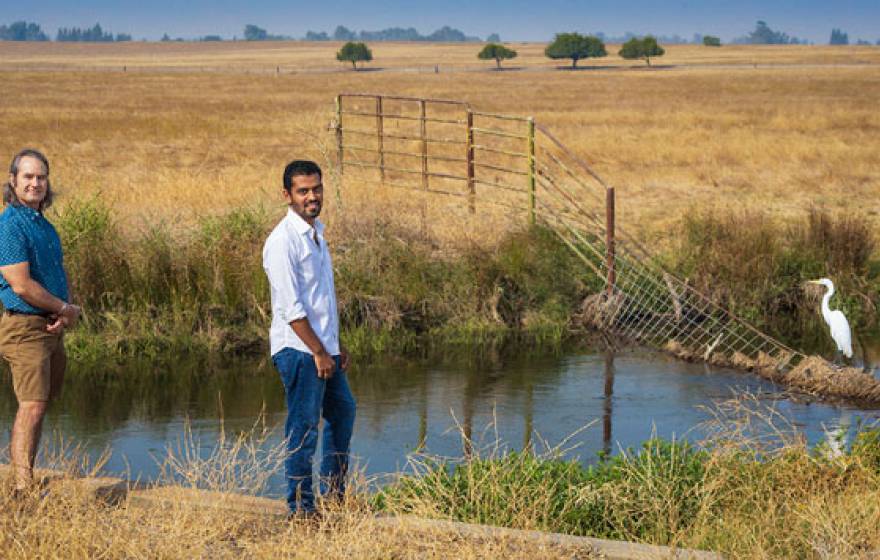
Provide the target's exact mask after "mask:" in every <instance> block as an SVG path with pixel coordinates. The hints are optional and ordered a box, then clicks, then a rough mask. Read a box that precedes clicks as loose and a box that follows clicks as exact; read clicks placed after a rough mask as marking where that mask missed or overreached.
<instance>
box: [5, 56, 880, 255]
mask: <svg viewBox="0 0 880 560" xmlns="http://www.w3.org/2000/svg"><path fill="white" fill-rule="evenodd" d="M0 48H2V49H12V50H10V51H9V53H8V54H10V55H13V54H15V56H19V57H21V61H22V66H21V68H23V69H22V70H17V71H12V70H9V69H8V68H9V67H7V70H2V68H0V73H2V77H3V80H4V83H7V84H8V87H7V91H6V94H5V95H4V96H3V98H2V99H0V112H2V114H3V115H4V122H5V124H6V127H7V130H8V131H9V132H10V133H9V134H6V135H4V136H3V138H0V153H6V154H7V157H8V156H11V154H12V153H13V152H14V151H15V150H17V149H19V148H20V147H21V146H24V145H35V146H38V147H40V148H43V149H44V150H46V152H47V153H48V154H49V156H50V159H51V161H52V162H53V165H54V169H53V178H54V179H55V181H56V185H57V186H58V187H59V189H60V190H61V192H62V195H63V196H62V197H61V199H60V204H61V205H63V204H64V199H65V198H70V197H72V196H81V195H90V194H93V193H97V192H100V193H101V194H102V196H103V197H105V198H106V199H107V200H108V201H110V204H111V205H112V207H113V208H114V210H115V212H116V213H118V215H119V216H120V217H122V218H123V219H124V221H125V223H126V225H130V226H131V227H133V228H136V227H138V226H141V225H143V224H144V223H147V224H155V223H164V224H167V225H169V226H173V225H176V224H178V223H181V222H182V223H192V222H193V221H194V220H195V219H196V218H197V217H198V216H201V215H204V214H210V213H217V212H221V211H223V210H228V209H230V208H237V207H240V206H243V205H247V204H250V203H254V202H255V201H260V202H263V203H265V204H268V205H275V204H277V205H278V208H279V210H280V208H281V199H280V197H279V195H278V194H277V193H278V191H279V187H280V179H279V176H280V172H281V169H282V168H283V165H284V163H285V162H286V161H288V160H289V159H292V158H293V157H299V156H305V157H311V158H314V159H318V160H319V161H320V160H324V159H325V158H324V156H325V155H328V154H330V153H332V137H331V135H329V133H327V132H326V125H327V122H328V121H329V119H330V116H331V113H332V100H333V97H334V96H335V95H336V94H337V93H338V92H341V91H369V92H385V93H390V94H399V95H413V96H426V97H443V98H453V99H461V100H464V101H468V102H470V103H471V104H472V105H473V106H474V107H476V108H478V109H482V110H488V111H496V112H502V113H510V114H516V115H534V116H535V117H536V119H537V120H538V122H540V123H543V124H545V125H547V126H548V127H549V128H550V129H551V130H552V131H553V132H554V133H555V134H556V135H557V136H559V137H560V138H561V139H562V140H563V141H564V142H565V143H566V144H567V145H568V146H570V147H571V148H572V149H573V150H574V151H575V152H576V153H578V154H579V155H581V156H582V157H583V158H585V159H586V160H587V161H588V162H590V163H592V164H593V165H594V167H595V169H596V170H597V171H598V172H599V173H600V174H601V175H602V176H603V177H604V178H605V179H606V180H607V181H608V182H609V183H611V184H612V185H614V186H615V187H617V191H618V209H619V216H618V224H620V226H621V227H624V228H626V229H629V230H632V231H635V232H636V233H637V234H639V235H640V236H641V237H644V238H649V239H652V238H665V237H668V231H669V230H670V226H671V225H672V224H674V223H675V222H676V221H677V220H678V219H679V217H680V216H682V215H683V214H685V213H686V212H687V211H688V210H689V209H690V208H693V207H694V206H697V207H705V208H710V207H715V208H721V209H727V208H737V209H762V210H768V211H770V212H772V213H773V214H774V215H778V216H783V217H786V216H793V215H797V214H798V213H800V212H803V211H804V210H805V209H806V208H808V207H809V206H810V205H816V204H821V205H824V206H826V207H827V208H829V209H831V210H841V211H852V210H854V209H860V210H863V211H864V212H866V213H867V214H869V217H870V219H871V223H872V227H875V228H876V223H877V218H876V216H877V212H878V207H877V204H876V202H875V198H876V196H875V195H876V192H877V188H878V172H877V166H876V165H875V163H876V162H875V160H876V158H875V154H876V153H877V152H878V148H880V145H878V142H880V140H878V138H880V135H878V134H876V132H877V129H878V128H880V120H878V119H880V117H878V113H877V111H876V110H875V107H876V106H877V104H878V101H880V98H878V93H877V92H878V91H880V87H878V86H880V70H878V66H877V65H876V64H874V62H872V61H873V60H874V59H873V58H871V57H873V56H875V55H876V52H877V50H876V49H871V48H862V49H861V50H859V49H857V48H852V49H833V48H819V47H790V48H788V47H787V48H758V47H736V48H730V49H727V48H724V49H721V50H718V49H712V50H711V51H708V50H705V49H699V48H697V47H682V50H681V51H680V52H681V54H680V55H679V54H676V53H677V52H679V51H678V49H677V48H670V54H669V57H668V59H667V60H668V61H670V62H673V61H674V60H676V57H679V56H681V59H682V60H684V61H686V60H690V59H693V60H703V57H706V56H711V57H717V58H718V60H727V57H729V56H730V57H733V60H736V61H739V62H744V61H745V60H750V61H756V62H759V64H758V67H757V68H755V67H753V66H752V65H743V66H736V67H717V66H712V65H708V66H700V65H690V66H684V65H683V66H677V67H673V68H670V69H657V70H652V71H643V70H632V71H630V70H626V69H614V68H605V69H598V70H585V71H581V72H568V71H554V70H552V69H548V70H546V71H545V70H541V71H513V72H449V73H444V72H442V71H441V73H440V74H434V73H433V72H430V73H415V72H399V71H391V70H389V71H383V72H358V73H355V72H334V73H320V72H316V73H306V74H287V73H283V74H282V75H280V76H278V77H275V76H274V74H252V75H247V74H242V73H237V72H234V71H233V72H227V73H220V72H205V73H202V72H199V71H196V70H195V69H194V67H189V68H188V69H187V67H186V60H188V57H203V58H204V60H205V61H207V62H206V63H208V62H210V61H214V64H216V65H219V66H224V65H229V64H232V62H230V57H232V58H234V57H243V60H244V61H245V63H246V64H256V61H257V60H264V59H265V60H272V57H273V56H289V57H291V59H295V60H297V61H303V62H302V64H306V62H305V61H312V62H314V61H318V60H319V59H320V58H321V57H323V56H325V55H328V54H332V49H333V45H303V44H288V43H281V44H272V45H245V44H242V43H238V44H236V45H233V44H227V45H220V46H213V45H183V46H177V45H148V46H140V45H137V44H135V45H128V46H119V47H114V46H76V45H70V46H67V45H57V44H51V45H48V46H32V47H31V46H20V45H12V44H4V45H0ZM114 48H115V49H117V50H114ZM468 48H470V47H468V46H454V45H453V46H449V45H444V46H438V45H382V46H377V53H376V55H377V62H376V64H377V65H380V64H384V63H382V62H381V61H382V56H383V55H382V53H381V49H388V52H387V54H386V55H384V56H387V58H388V66H389V68H393V67H396V65H398V64H408V63H418V62H422V61H427V60H431V58H432V56H433V57H436V58H437V59H444V60H445V58H446V57H452V59H453V60H462V61H464V60H466V59H469V57H470V55H469V54H468V53H469V52H470V51H469V50H468ZM529 48H531V47H529ZM529 48H526V49H525V51H524V52H531V51H530V50H529ZM27 49H33V50H27ZM41 49H47V50H46V52H45V53H44V52H43V50H41ZM322 49H323V50H322ZM538 50H540V49H538ZM325 51H326V52H325ZM453 52H454V53H458V54H455V55H454V56H453V54H451V53H453ZM138 53H139V54H138ZM432 53H434V54H432ZM50 54H51V55H52V56H58V57H61V58H62V59H63V63H64V64H66V65H68V67H75V65H76V64H78V63H83V64H91V63H92V62H95V64H103V62H101V61H102V60H103V59H102V56H111V57H123V58H124V57H125V56H128V55H129V54H133V55H134V54H137V56H140V57H143V58H144V59H147V58H148V59H149V60H150V61H155V63H156V64H162V63H165V62H167V63H168V64H178V63H181V61H183V64H184V67H183V68H182V69H180V70H179V71H175V72H155V73H132V72H127V73H122V72H109V71H97V72H82V71H70V72H66V71H65V72H40V71H39V70H38V69H39V64H38V61H39V60H41V58H40V57H43V56H49V55H50ZM29 57H31V58H29ZM263 57H268V58H263ZM456 57H458V58H456ZM865 57H868V58H867V59H866V58H865ZM614 58H615V57H609V58H608V59H607V60H606V61H603V62H602V64H606V63H612V62H615V61H614V60H613V59H614ZM114 60H117V59H114ZM517 60H519V61H521V62H522V63H523V64H526V65H528V64H531V62H530V58H529V56H525V55H522V57H521V58H520V59H517ZM783 61H784V62H786V64H790V65H786V66H781V67H764V68H762V66H761V64H760V63H767V64H774V63H778V62H783ZM829 61H831V62H834V63H840V64H839V65H834V64H827V62H829ZM847 62H850V63H852V64H853V65H848V64H846V63H847ZM862 62H870V63H868V64H862ZM151 63H152V62H151ZM309 63H311V62H309ZM535 63H536V64H537V62H535ZM814 63H818V65H814ZM856 63H858V64H856ZM297 64H299V62H297ZM321 64H323V62H321ZM542 64H543V63H542ZM306 65H307V64H306ZM233 66H234V65H233ZM27 68H31V71H27ZM502 92H503V93H502ZM331 179H333V178H331ZM329 182H330V183H331V185H330V186H331V187H332V188H336V186H338V185H337V181H335V180H331V181H329ZM344 192H345V194H344V196H343V198H344V199H345V200H349V201H350V202H352V204H351V205H349V206H348V207H347V208H348V210H350V211H351V212H354V213H357V214H370V215H374V216H376V215H380V216H387V215H402V214H407V215H410V214H415V215H417V214H418V212H419V206H417V205H413V204H408V203H407V201H408V199H411V198H413V197H412V196H410V195H409V194H407V193H405V192H401V191H397V190H394V189H388V188H382V187H380V186H378V185H376V184H375V181H372V180H370V181H368V182H365V181H362V180H361V179H360V177H359V176H358V175H356V174H352V175H351V176H350V177H349V179H348V181H347V183H346V185H345V187H344ZM427 205H428V211H429V213H430V215H429V216H428V219H427V220H426V222H427V224H428V226H429V227H431V228H432V229H433V230H435V231H434V232H433V233H435V234H442V235H441V237H442V238H443V239H449V240H451V243H452V244H453V246H455V245H456V244H459V243H460V242H461V239H462V238H465V239H467V240H468V241H469V242H478V243H486V242H487V241H492V240H494V239H495V238H496V237H497V235H496V234H495V233H494V232H499V231H500V232H503V231H507V230H508V226H509V224H510V223H511V222H512V221H520V222H521V221H522V220H523V219H524V216H523V215H522V214H520V215H518V216H515V217H508V216H505V215H495V214H489V215H485V216H484V215H483V214H484V212H485V209H481V210H480V212H481V213H480V217H481V219H479V220H472V219H470V218H469V217H468V216H467V214H466V213H465V214H460V213H456V212H453V213H452V215H453V216H454V219H452V220H450V219H444V218H445V217H448V214H449V209H450V208H453V209H454V206H452V207H450V205H449V204H447V202H446V201H445V200H444V199H442V198H436V197H435V198H432V199H429V201H428V202H427ZM336 211H337V209H335V208H334V205H333V204H330V208H328V209H327V217H328V219H330V221H331V222H332V221H333V216H334V214H335V213H336ZM331 231H332V228H331Z"/></svg>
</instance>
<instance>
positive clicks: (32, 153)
mask: <svg viewBox="0 0 880 560" xmlns="http://www.w3.org/2000/svg"><path fill="white" fill-rule="evenodd" d="M26 157H32V158H35V159H37V160H39V161H40V162H41V163H42V164H43V167H44V168H45V169H46V197H45V198H44V199H43V202H41V203H40V212H42V211H43V210H45V209H46V208H48V207H50V206H52V198H53V195H52V185H51V183H49V160H48V159H46V156H44V155H43V152H41V151H39V150H35V149H33V148H25V149H23V150H22V151H20V152H18V153H17V154H15V157H13V158H12V163H10V164H9V174H10V175H11V176H12V177H13V178H16V177H18V168H19V165H21V160H22V158H26ZM3 202H4V203H6V204H14V205H16V206H20V205H21V201H19V200H18V197H17V196H15V189H13V188H12V180H10V181H7V182H6V184H5V185H3Z"/></svg>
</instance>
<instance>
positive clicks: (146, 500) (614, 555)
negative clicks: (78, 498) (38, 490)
mask: <svg viewBox="0 0 880 560" xmlns="http://www.w3.org/2000/svg"><path fill="white" fill-rule="evenodd" d="M34 474H35V476H36V477H37V479H38V481H39V484H40V485H41V486H50V485H52V484H53V483H55V482H56V481H60V480H71V479H74V480H76V481H77V482H78V483H79V484H81V485H83V486H84V487H85V488H86V491H87V492H88V493H90V494H92V495H93V496H94V497H95V499H96V500H99V501H101V502H104V503H108V504H113V505H118V504H121V503H123V502H125V501H126V499H127V500H128V502H127V503H128V504H129V505H131V506H134V507H143V508H147V507H171V506H177V507H179V506H181V505H185V506H189V507H195V508H210V509H220V510H224V511H233V512H238V513H249V514H255V515H264V516H269V517H278V518H282V517H285V516H286V515H287V512H288V509H287V504H286V503H285V502H283V501H282V500H273V499H270V498H261V497H257V496H245V495H240V494H229V493H223V492H213V491H208V490H198V489H193V488H183V487H173V486H153V485H150V484H147V483H143V482H138V481H130V480H126V479H123V478H113V477H98V478H76V477H73V476H72V475H70V474H68V473H65V472H62V471H53V470H49V469H37V470H36V471H35V473H34ZM11 475H12V468H11V467H10V466H9V465H3V464H0V476H2V477H6V476H11ZM375 522H376V524H377V525H379V526H385V527H392V528H410V529H423V530H424V529H427V530H434V531H438V530H439V531H446V532H455V533H457V534H459V535H461V536H463V537H470V538H485V537H505V536H508V537H512V538H518V539H525V540H534V541H540V542H547V543H552V544H557V545H561V546H582V547H588V548H591V549H592V550H594V551H596V552H597V553H599V554H601V555H603V556H604V557H605V558H607V559H608V560H667V559H674V560H721V559H723V558H724V557H723V556H722V555H721V554H720V553H717V552H709V551H703V550H693V549H684V548H673V547H668V546H659V545H650V544H641V543H634V542H628V541H612V540H607V539H597V538H593V537H578V536H573V535H566V534H563V533H548V532H544V531H536V530H526V529H511V528H508V527H496V526H491V525H478V524H473V523H463V522H461V521H449V520H442V519H426V518H422V517H415V516H411V515H389V514H379V515H377V516H376V518H375Z"/></svg>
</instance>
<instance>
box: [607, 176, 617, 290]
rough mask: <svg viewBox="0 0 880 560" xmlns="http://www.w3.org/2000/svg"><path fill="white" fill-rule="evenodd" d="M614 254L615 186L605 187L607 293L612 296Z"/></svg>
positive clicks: (614, 270) (615, 270)
mask: <svg viewBox="0 0 880 560" xmlns="http://www.w3.org/2000/svg"><path fill="white" fill-rule="evenodd" d="M615 261H616V259H615V255H614V187H610V188H608V189H605V268H606V270H607V271H608V277H607V279H606V286H605V293H606V294H607V295H608V296H609V297H610V296H611V295H612V294H613V293H614V284H615V283H616V282H617V269H616V266H615Z"/></svg>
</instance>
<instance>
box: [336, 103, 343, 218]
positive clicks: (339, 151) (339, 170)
mask: <svg viewBox="0 0 880 560" xmlns="http://www.w3.org/2000/svg"><path fill="white" fill-rule="evenodd" d="M344 157H345V152H344V151H343V146H342V96H341V95H337V96H336V176H337V183H338V184H337V185H336V206H337V207H339V208H342V195H341V193H340V190H341V187H342V174H343V173H344V172H345V166H344V164H343V158H344Z"/></svg>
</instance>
